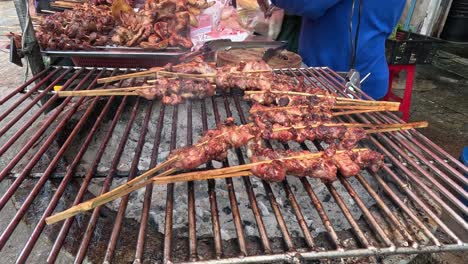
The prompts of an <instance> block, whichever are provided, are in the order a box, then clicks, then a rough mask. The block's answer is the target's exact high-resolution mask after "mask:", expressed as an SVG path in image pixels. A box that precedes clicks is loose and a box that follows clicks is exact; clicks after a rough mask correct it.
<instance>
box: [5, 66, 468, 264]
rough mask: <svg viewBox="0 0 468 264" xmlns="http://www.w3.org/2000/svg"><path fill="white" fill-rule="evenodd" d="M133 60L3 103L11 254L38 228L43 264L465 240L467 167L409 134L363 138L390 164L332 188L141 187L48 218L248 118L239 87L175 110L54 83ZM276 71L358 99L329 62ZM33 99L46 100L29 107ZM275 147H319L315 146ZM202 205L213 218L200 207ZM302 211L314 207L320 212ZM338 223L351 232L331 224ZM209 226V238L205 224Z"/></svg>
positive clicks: (244, 183) (385, 249) (305, 184)
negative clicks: (25, 233)
mask: <svg viewBox="0 0 468 264" xmlns="http://www.w3.org/2000/svg"><path fill="white" fill-rule="evenodd" d="M129 70H132V69H98V68H93V69H90V68H71V67H52V68H49V69H47V70H45V71H44V72H42V73H40V74H39V75H37V76H35V77H34V78H32V79H31V80H29V81H28V82H27V83H25V84H24V85H22V86H21V87H18V88H17V89H16V90H14V91H13V92H12V93H11V94H9V95H8V96H6V97H5V98H3V99H1V100H0V109H2V111H1V113H0V166H1V167H0V169H1V171H0V184H2V185H4V186H5V188H6V191H5V193H3V194H2V196H1V198H0V210H1V212H2V214H3V213H4V212H5V210H4V209H5V205H6V204H7V202H9V201H10V200H19V202H18V204H19V209H18V210H17V212H16V213H15V214H14V215H11V216H9V219H10V222H9V224H8V225H7V226H5V227H1V229H0V232H1V235H0V249H1V248H4V247H5V246H6V245H7V244H8V242H9V240H10V239H11V238H12V236H14V231H15V229H16V228H17V226H18V224H19V222H20V221H21V220H22V219H23V220H25V221H27V222H29V223H30V224H31V225H32V226H33V227H34V229H33V232H32V234H31V236H30V237H29V238H28V240H27V241H23V243H25V244H24V248H23V250H21V251H20V252H18V262H19V263H24V262H25V261H26V260H27V259H28V257H29V256H30V254H31V252H33V251H34V249H35V248H34V247H35V245H36V243H37V241H38V239H39V237H40V236H47V237H49V238H50V239H52V241H53V247H52V250H51V251H50V254H49V256H48V261H49V262H53V261H55V260H56V258H57V256H58V254H59V252H60V251H61V250H63V249H65V250H67V251H70V252H71V253H72V254H73V255H74V256H76V259H75V262H77V263H81V262H83V260H84V259H85V258H86V257H88V258H89V259H90V260H91V261H93V262H94V261H95V262H102V261H103V260H104V261H107V262H125V263H128V262H132V261H134V262H135V263H140V262H145V261H149V262H153V261H159V262H165V263H167V262H195V261H204V262H212V263H247V262H271V261H285V262H291V263H293V262H297V261H300V260H302V259H323V258H342V257H365V256H374V255H389V254H412V253H418V252H437V251H450V250H467V249H468V244H466V242H467V240H466V239H467V238H466V237H463V236H462V235H466V232H467V230H468V224H467V222H466V221H465V219H466V215H467V212H468V210H467V208H466V204H465V203H463V200H465V201H466V199H467V193H466V191H465V190H464V186H466V184H467V178H466V177H465V176H464V175H463V174H466V173H468V169H467V168H466V167H465V166H463V165H462V164H461V163H460V162H459V161H457V160H456V159H454V158H453V157H451V156H449V155H448V154H447V153H446V152H444V151H443V150H442V149H441V148H440V147H438V146H436V145H435V144H434V143H432V142H431V141H430V140H428V139H427V138H426V137H424V136H423V135H422V134H420V133H419V132H417V131H414V130H411V131H406V132H391V133H385V134H378V135H372V136H371V137H370V139H369V140H366V141H365V142H363V143H362V145H364V146H366V147H369V148H373V149H376V150H377V151H379V152H381V153H383V154H385V156H386V166H385V167H384V168H383V169H382V170H381V171H380V172H379V173H377V174H369V173H367V172H364V171H363V172H361V174H359V175H358V176H356V177H355V178H351V179H345V178H343V177H339V181H338V182H335V183H333V184H324V183H321V182H320V181H317V180H315V179H305V178H300V179H297V178H293V177H290V178H288V179H287V180H286V181H284V182H282V183H278V184H277V183H274V184H270V183H267V182H265V181H261V180H259V179H257V178H254V177H250V178H249V177H243V178H239V179H226V180H222V181H221V180H219V181H213V180H211V181H208V182H195V183H194V182H189V183H184V184H177V185H174V184H170V185H168V186H164V187H160V186H158V187H153V186H148V187H146V189H144V190H141V191H139V192H136V193H135V194H132V195H130V196H127V197H124V198H123V199H122V200H118V201H117V202H115V203H113V204H112V205H109V206H107V207H100V208H96V209H95V210H94V211H93V212H90V213H84V214H82V215H79V216H76V217H74V218H70V219H68V220H66V221H64V222H61V223H58V224H55V225H52V226H46V225H45V222H44V219H45V218H46V217H47V216H49V215H51V214H52V213H53V212H54V211H61V210H63V209H65V208H68V207H69V206H71V205H72V204H77V203H79V202H80V201H82V200H84V199H88V198H89V195H90V193H93V194H99V193H105V192H107V191H109V190H110V189H111V188H112V187H114V186H116V184H118V183H122V182H123V181H125V180H127V179H131V178H133V177H135V176H136V175H138V174H140V173H141V171H144V170H146V169H148V168H149V167H154V166H155V165H156V164H157V163H159V162H161V161H162V160H164V158H165V157H166V156H167V154H168V152H169V150H172V149H174V148H176V147H179V146H183V145H190V144H192V143H193V142H194V141H195V140H196V139H197V138H198V137H199V136H200V133H201V131H202V130H207V129H209V128H213V127H214V126H215V124H216V123H219V122H222V121H223V119H224V118H226V117H229V116H234V117H235V118H236V121H237V122H238V123H246V122H247V120H248V118H247V113H248V104H247V103H246V102H244V101H242V100H241V96H240V94H238V93H236V92H235V91H234V92H232V94H222V95H219V96H216V97H213V98H209V99H205V100H200V101H189V102H187V103H185V104H183V105H179V106H174V107H173V106H163V105H161V104H160V103H159V102H158V101H154V102H153V101H151V102H150V101H146V100H144V99H142V98H130V97H123V98H117V97H109V98H99V97H96V98H78V99H76V98H74V99H72V98H67V99H65V100H62V99H59V98H58V97H57V95H55V94H51V93H50V91H52V90H53V89H54V86H56V85H61V86H62V89H64V90H80V89H94V88H95V86H96V80H97V79H98V78H100V77H102V76H108V75H115V74H121V73H123V72H127V71H129ZM133 70H135V69H133ZM278 71H280V72H282V73H284V74H290V75H293V76H296V77H298V78H299V77H300V78H305V79H306V81H307V82H309V83H310V84H311V85H312V84H313V85H317V86H320V87H323V88H324V89H327V90H329V91H331V92H333V93H336V94H338V95H340V96H354V97H356V96H357V94H356V93H355V92H353V91H350V90H346V88H344V85H343V83H344V80H343V79H342V78H341V77H340V76H339V75H338V74H336V73H335V72H333V71H331V70H329V69H327V68H309V69H283V70H278ZM37 80H40V82H38V83H37V84H36V85H32V83H33V82H35V81H37ZM134 81H135V80H130V81H128V82H120V83H118V86H119V87H124V86H128V85H132V83H134ZM28 87H29V89H28V90H27V92H25V93H24V92H23V91H24V89H25V88H28ZM44 87H45V88H44ZM41 89H42V90H41ZM364 96H365V95H364ZM41 100H42V102H44V103H43V105H42V106H37V102H39V101H41ZM52 106H55V108H54V110H52V111H51V112H49V113H47V111H48V109H50V108H51V107H52ZM45 113H47V114H45ZM44 114H45V115H44ZM343 121H347V122H348V121H351V122H364V123H367V122H372V123H396V122H401V120H400V119H398V117H396V116H395V115H393V114H391V113H369V114H358V115H352V116H347V117H346V118H343ZM271 144H272V145H273V146H274V147H276V148H302V149H310V150H312V151H316V150H319V149H320V148H322V145H320V144H319V143H316V142H313V143H307V144H295V143H294V144H293V143H291V144H288V145H280V144H277V143H275V142H272V143H271ZM47 157H50V158H49V159H47ZM247 160H248V159H246V157H245V155H244V153H243V150H241V149H237V150H235V151H234V152H232V153H230V155H229V158H228V160H227V161H226V162H224V163H222V164H219V163H216V162H212V163H209V164H206V167H207V168H213V167H219V166H230V165H231V166H232V165H237V164H242V163H245V162H247ZM324 195H325V197H328V198H324ZM164 199H165V200H164ZM155 200H157V202H155ZM135 201H137V202H135ZM263 201H265V203H264V202H263ZM369 201H371V203H369ZM220 205H222V207H221V206H220ZM135 206H136V208H137V209H135ZM130 207H132V208H133V209H129V208H130ZM226 208H228V209H226ZM265 208H266V209H265ZM333 208H335V209H333ZM204 209H205V210H206V212H209V213H208V215H202V216H200V213H199V211H200V210H201V211H203V210H204ZM220 209H221V210H220ZM265 210H267V211H268V214H266V213H264V211H265ZM333 210H336V212H335V211H333ZM135 212H137V213H135ZM135 214H136V215H135ZM310 214H316V216H317V217H316V218H315V221H314V218H313V217H311V216H310ZM220 215H222V216H220ZM272 219H273V222H272ZM311 219H312V220H311ZM342 222H343V223H345V224H343V225H344V226H346V227H347V228H338V227H337V224H339V223H342ZM175 226H177V227H175ZM180 226H185V227H184V228H180ZM207 226H208V227H209V232H208V233H209V234H207V233H206V230H205V233H203V232H202V231H200V230H202V229H206V227H207ZM226 226H228V227H227V228H226Z"/></svg>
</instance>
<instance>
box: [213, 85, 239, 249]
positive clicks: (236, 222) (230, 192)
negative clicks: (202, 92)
mask: <svg viewBox="0 0 468 264" xmlns="http://www.w3.org/2000/svg"><path fill="white" fill-rule="evenodd" d="M211 101H212V103H213V112H214V115H215V120H216V124H217V125H219V124H220V115H219V111H218V106H217V104H216V100H215V97H211ZM223 102H224V108H225V110H226V115H227V117H230V116H232V113H231V110H230V109H229V102H228V101H227V97H226V94H223ZM228 166H229V161H224V162H223V167H228ZM226 187H227V190H228V195H229V202H230V203H231V213H232V217H233V220H234V226H235V228H236V234H237V243H238V246H239V250H240V253H241V256H242V257H243V256H247V255H248V253H247V245H246V242H245V235H244V228H243V226H242V219H241V215H240V212H239V206H238V205H237V197H236V191H235V190H234V183H233V181H232V178H227V179H226Z"/></svg>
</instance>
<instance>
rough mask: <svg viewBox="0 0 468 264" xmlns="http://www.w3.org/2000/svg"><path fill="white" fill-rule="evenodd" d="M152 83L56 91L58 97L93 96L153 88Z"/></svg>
mask: <svg viewBox="0 0 468 264" xmlns="http://www.w3.org/2000/svg"><path fill="white" fill-rule="evenodd" d="M153 87H155V86H154V85H144V86H133V87H126V88H113V89H95V90H82V91H57V92H55V93H57V94H58V96H59V97H66V96H94V94H99V95H116V93H121V92H132V91H135V90H139V89H148V88H153Z"/></svg>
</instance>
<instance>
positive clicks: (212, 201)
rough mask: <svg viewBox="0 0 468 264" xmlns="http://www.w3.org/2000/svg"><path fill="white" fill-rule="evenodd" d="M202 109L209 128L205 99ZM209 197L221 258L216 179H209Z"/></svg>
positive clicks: (206, 128)
mask: <svg viewBox="0 0 468 264" xmlns="http://www.w3.org/2000/svg"><path fill="white" fill-rule="evenodd" d="M201 111H202V125H203V130H204V131H207V130H208V116H207V114H206V100H205V99H203V101H202V105H201ZM206 166H207V168H208V169H212V168H213V164H212V163H211V162H208V164H206ZM207 184H208V197H209V199H210V209H211V221H212V226H213V237H214V246H215V256H216V258H217V259H220V258H221V257H222V255H223V245H222V239H221V225H220V223H219V215H218V203H217V199H216V181H215V180H208V181H207Z"/></svg>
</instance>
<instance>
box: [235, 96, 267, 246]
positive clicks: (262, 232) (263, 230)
mask: <svg viewBox="0 0 468 264" xmlns="http://www.w3.org/2000/svg"><path fill="white" fill-rule="evenodd" d="M234 103H235V106H236V110H237V113H238V114H239V118H240V120H241V123H242V124H246V123H247V119H246V118H245V115H244V112H243V111H242V108H241V106H240V102H239V97H238V96H234ZM236 154H237V159H238V160H239V165H242V164H245V160H244V156H243V155H242V152H241V151H240V149H236ZM242 180H243V181H244V185H245V190H246V191H247V195H248V196H249V202H250V205H251V207H252V213H253V215H254V217H255V222H256V223H257V227H258V234H259V235H260V239H261V241H262V246H263V250H264V251H265V253H266V254H271V253H273V251H272V249H271V245H270V240H269V238H268V235H267V232H266V227H265V224H264V223H263V219H262V217H261V214H260V209H259V208H258V203H257V199H256V198H255V193H254V191H253V189H252V183H251V182H250V178H249V177H242Z"/></svg>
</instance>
